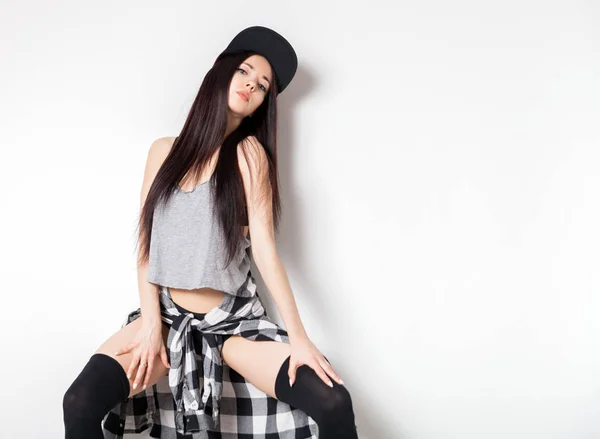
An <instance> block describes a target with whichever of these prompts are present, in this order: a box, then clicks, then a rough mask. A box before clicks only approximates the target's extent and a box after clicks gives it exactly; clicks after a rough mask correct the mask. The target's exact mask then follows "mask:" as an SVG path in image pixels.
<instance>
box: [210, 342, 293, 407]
mask: <svg viewBox="0 0 600 439" xmlns="http://www.w3.org/2000/svg"><path fill="white" fill-rule="evenodd" d="M222 355H223V360H224V361H225V363H227V365H228V366H229V367H231V368H232V369H233V370H235V371H236V372H237V373H239V374H240V375H241V376H243V377H244V378H245V379H246V380H247V381H249V382H250V383H252V385H254V387H256V388H258V389H259V390H261V391H263V392H265V393H266V394H268V395H269V396H272V397H273V398H277V397H276V396H275V378H276V377H277V373H278V372H279V369H280V367H281V364H282V363H283V362H284V361H285V359H286V358H287V357H288V356H289V355H290V345H289V344H288V343H283V342H279V341H255V340H248V339H247V338H244V337H242V336H240V335H234V336H231V337H230V338H228V339H227V340H226V341H225V343H223V351H222Z"/></svg>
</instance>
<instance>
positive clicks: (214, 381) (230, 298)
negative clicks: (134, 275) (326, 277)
mask: <svg viewBox="0 0 600 439" xmlns="http://www.w3.org/2000/svg"><path fill="white" fill-rule="evenodd" d="M296 68H297V58H296V54H295V52H294V49H293V48H292V46H291V45H290V44H289V42H288V41H287V40H285V39H284V38H283V37H282V36H281V35H279V34H278V33H276V32H275V31H273V30H271V29H268V28H265V27H262V26H253V27H250V28H247V29H245V30H243V31H242V32H240V33H239V34H238V35H237V36H236V37H235V38H234V39H233V40H232V41H231V43H230V44H229V46H228V47H227V48H226V49H225V51H224V52H222V53H221V54H220V55H219V57H218V58H217V60H216V61H215V63H214V65H213V67H212V68H211V69H210V70H209V71H208V73H207V74H206V77H205V78H204V81H203V82H202V85H201V86H200V90H199V92H198V95H197V97H196V99H195V101H194V103H193V106H192V108H191V110H190V113H189V115H188V117H187V120H186V122H185V125H184V127H183V129H182V130H181V132H180V134H179V136H178V137H176V138H170V137H165V138H161V139H158V140H156V141H155V142H154V143H153V144H152V146H151V147H150V151H149V153H148V158H147V163H146V170H145V174H144V181H143V184H142V191H141V204H140V218H139V234H138V244H139V246H138V284H139V295H140V308H138V309H137V310H135V311H133V312H131V313H130V314H129V315H128V317H127V319H126V321H125V322H124V324H123V327H122V328H121V330H120V331H118V332H116V333H115V334H114V335H113V336H112V337H110V338H109V339H108V340H107V341H106V342H105V343H103V344H102V346H100V348H99V349H98V350H97V351H96V353H95V354H94V355H93V356H92V357H91V358H90V360H89V362H88V363H87V364H86V365H85V367H84V369H83V370H82V371H81V373H80V374H79V376H78V377H77V378H76V379H75V381H74V382H73V383H72V384H71V386H70V387H69V389H68V390H67V391H66V393H65V395H64V398H63V411H64V423H65V432H66V438H68V439H83V438H85V439H96V438H122V437H123V435H124V434H126V433H139V432H141V431H144V430H147V429H150V431H149V433H150V436H151V437H156V438H163V439H165V438H168V439H176V438H194V439H197V438H237V437H252V436H253V435H257V436H258V435H260V437H271V436H269V435H273V436H272V437H279V438H290V439H291V438H295V439H296V438H314V437H317V434H316V433H317V431H318V437H320V438H325V439H333V438H344V439H353V438H357V437H358V435H357V431H356V425H355V420H354V412H353V407H352V401H351V398H350V394H349V393H348V391H347V389H346V388H345V387H344V384H343V381H342V380H341V378H340V377H339V376H338V374H337V373H336V372H335V370H334V369H333V367H332V366H331V364H330V363H329V362H328V360H327V359H326V357H325V356H324V355H323V354H322V353H321V352H319V350H318V349H317V348H316V347H315V345H314V344H313V343H312V342H311V341H310V339H309V338H308V335H307V334H306V332H305V330H304V327H303V325H302V322H301V320H300V317H299V315H298V310H297V307H296V304H295V301H294V298H293V295H292V291H291V288H290V285H289V282H288V279H287V276H286V273H285V270H284V268H283V265H282V263H281V261H280V259H279V257H278V255H277V251H276V247H275V238H274V232H275V230H277V228H278V223H279V216H280V200H279V191H278V174H277V147H276V120H277V118H276V116H277V111H276V108H277V107H276V102H277V101H276V98H277V95H278V94H279V93H281V92H282V91H283V89H284V88H285V87H286V86H287V85H288V84H289V83H290V82H291V80H292V78H293V76H294V75H295V72H296ZM249 235H250V236H251V237H252V246H250V236H249ZM251 248H252V250H250V249H251ZM251 256H252V257H253V258H254V260H255V263H256V266H257V267H258V269H259V270H260V272H261V275H262V276H263V278H264V280H265V282H266V284H267V286H268V288H269V290H270V291H271V293H272V296H273V298H274V301H275V303H276V305H277V308H278V310H279V312H280V314H281V316H282V319H283V320H284V322H285V326H286V330H284V329H282V328H281V327H279V326H278V325H277V324H275V323H274V322H273V321H272V320H271V319H270V318H269V317H268V316H267V314H266V311H265V309H264V307H263V305H262V302H261V300H260V298H259V297H258V293H257V290H256V284H255V282H254V277H253V276H252V274H251V272H250V257H251ZM161 385H162V387H163V388H161Z"/></svg>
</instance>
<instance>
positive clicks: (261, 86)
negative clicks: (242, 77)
mask: <svg viewBox="0 0 600 439" xmlns="http://www.w3.org/2000/svg"><path fill="white" fill-rule="evenodd" d="M238 70H239V71H240V72H243V73H244V74H246V71H245V70H244V69H242V68H241V67H238ZM259 87H260V88H261V90H262V91H264V92H265V93H266V92H267V88H266V87H265V86H264V85H262V84H259Z"/></svg>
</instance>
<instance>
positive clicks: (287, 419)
mask: <svg viewBox="0 0 600 439" xmlns="http://www.w3.org/2000/svg"><path fill="white" fill-rule="evenodd" d="M249 276H250V277H251V275H249ZM252 280H253V279H251V281H250V282H248V284H249V285H250V287H251V289H252V290H253V295H252V296H251V297H240V296H233V295H230V294H226V295H225V298H224V299H223V302H222V303H221V304H220V305H219V306H218V307H216V308H213V309H212V310H211V311H210V312H208V313H207V314H206V316H205V317H204V319H202V320H198V319H196V318H195V317H194V315H193V314H192V313H187V314H182V313H180V312H179V310H178V309H177V308H176V307H175V304H174V302H173V300H172V299H171V297H170V294H169V293H168V289H167V288H165V287H160V290H159V297H160V304H161V317H162V320H163V321H164V322H165V323H167V324H168V325H169V326H170V328H171V329H170V331H169V337H168V340H167V349H168V352H169V361H170V364H171V369H170V370H169V373H168V375H167V376H165V378H163V379H161V380H160V381H159V382H158V383H157V384H155V385H154V386H151V387H148V388H147V389H146V390H144V391H142V392H140V393H138V394H136V395H134V396H133V397H131V398H128V399H127V400H125V401H123V402H121V403H119V404H117V405H116V406H115V407H114V408H113V409H112V410H111V411H110V412H109V413H108V414H107V415H106V417H105V418H104V420H103V422H102V427H103V433H104V437H105V439H121V438H122V437H123V435H124V434H130V433H140V432H142V431H144V430H147V429H148V428H150V431H149V434H150V436H151V437H154V438H162V439H217V438H218V439H250V438H253V439H256V438H264V439H271V438H273V439H274V438H278V439H304V438H316V437H317V431H318V429H317V425H316V423H315V421H314V420H313V419H312V418H311V417H309V416H308V415H307V414H306V413H305V412H303V411H301V410H299V409H296V408H294V407H292V406H290V405H289V404H286V403H284V402H282V401H279V400H277V399H275V398H273V397H271V396H269V395H267V394H266V393H264V392H262V391H260V390H259V389H257V388H256V387H255V386H253V385H252V384H251V383H250V382H248V381H246V380H245V379H244V377H242V376H241V375H240V374H238V373H237V372H236V371H235V370H233V369H231V368H230V367H229V366H227V364H225V363H223V361H222V357H221V348H222V346H223V341H224V338H223V336H225V335H241V336H242V337H245V338H247V339H250V340H258V341H279V342H283V343H289V339H288V334H287V332H286V331H285V330H284V329H282V328H280V327H279V326H278V325H277V324H276V323H275V322H273V321H272V320H271V319H270V318H269V317H268V316H267V313H266V310H265V309H264V307H263V305H262V303H261V301H260V298H259V297H258V295H257V294H256V293H255V292H256V285H255V284H254V283H253V282H252ZM138 317H140V309H139V308H138V309H137V310H135V311H133V312H131V313H130V314H129V315H128V317H127V319H126V321H125V322H124V323H123V326H125V325H127V324H128V323H131V322H132V321H134V320H135V319H137V318H138ZM195 331H199V332H200V334H201V339H202V346H201V347H200V346H194V337H193V334H195ZM196 335H197V334H196ZM196 339H197V338H196Z"/></svg>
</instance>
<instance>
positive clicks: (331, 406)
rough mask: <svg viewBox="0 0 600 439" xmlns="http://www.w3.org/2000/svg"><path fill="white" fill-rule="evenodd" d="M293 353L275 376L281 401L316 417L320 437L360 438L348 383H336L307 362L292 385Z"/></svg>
mask: <svg viewBox="0 0 600 439" xmlns="http://www.w3.org/2000/svg"><path fill="white" fill-rule="evenodd" d="M289 367H290V357H289V356H288V357H287V358H286V360H285V361H284V362H283V364H282V365H281V367H280V369H279V372H278V374H277V378H276V380H275V395H276V396H277V399H279V400H280V401H283V402H286V403H288V404H289V405H291V406H292V407H295V408H298V409H300V410H302V411H303V412H305V413H306V414H308V416H310V417H311V418H313V419H314V420H315V422H316V423H317V425H318V426H319V438H320V439H358V433H357V431H356V425H355V423H354V422H355V421H354V410H353V408H352V399H351V397H350V393H349V392H348V390H347V389H346V387H345V386H343V385H341V384H338V383H336V382H335V381H334V380H333V379H332V380H331V382H332V383H333V387H329V386H328V385H327V384H325V383H324V382H323V380H322V379H321V377H319V375H317V373H316V372H315V371H314V370H313V369H312V368H311V367H310V366H307V365H306V364H303V365H302V366H300V367H298V369H296V380H295V381H294V385H293V386H292V387H290V382H289V377H288V369H289Z"/></svg>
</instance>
